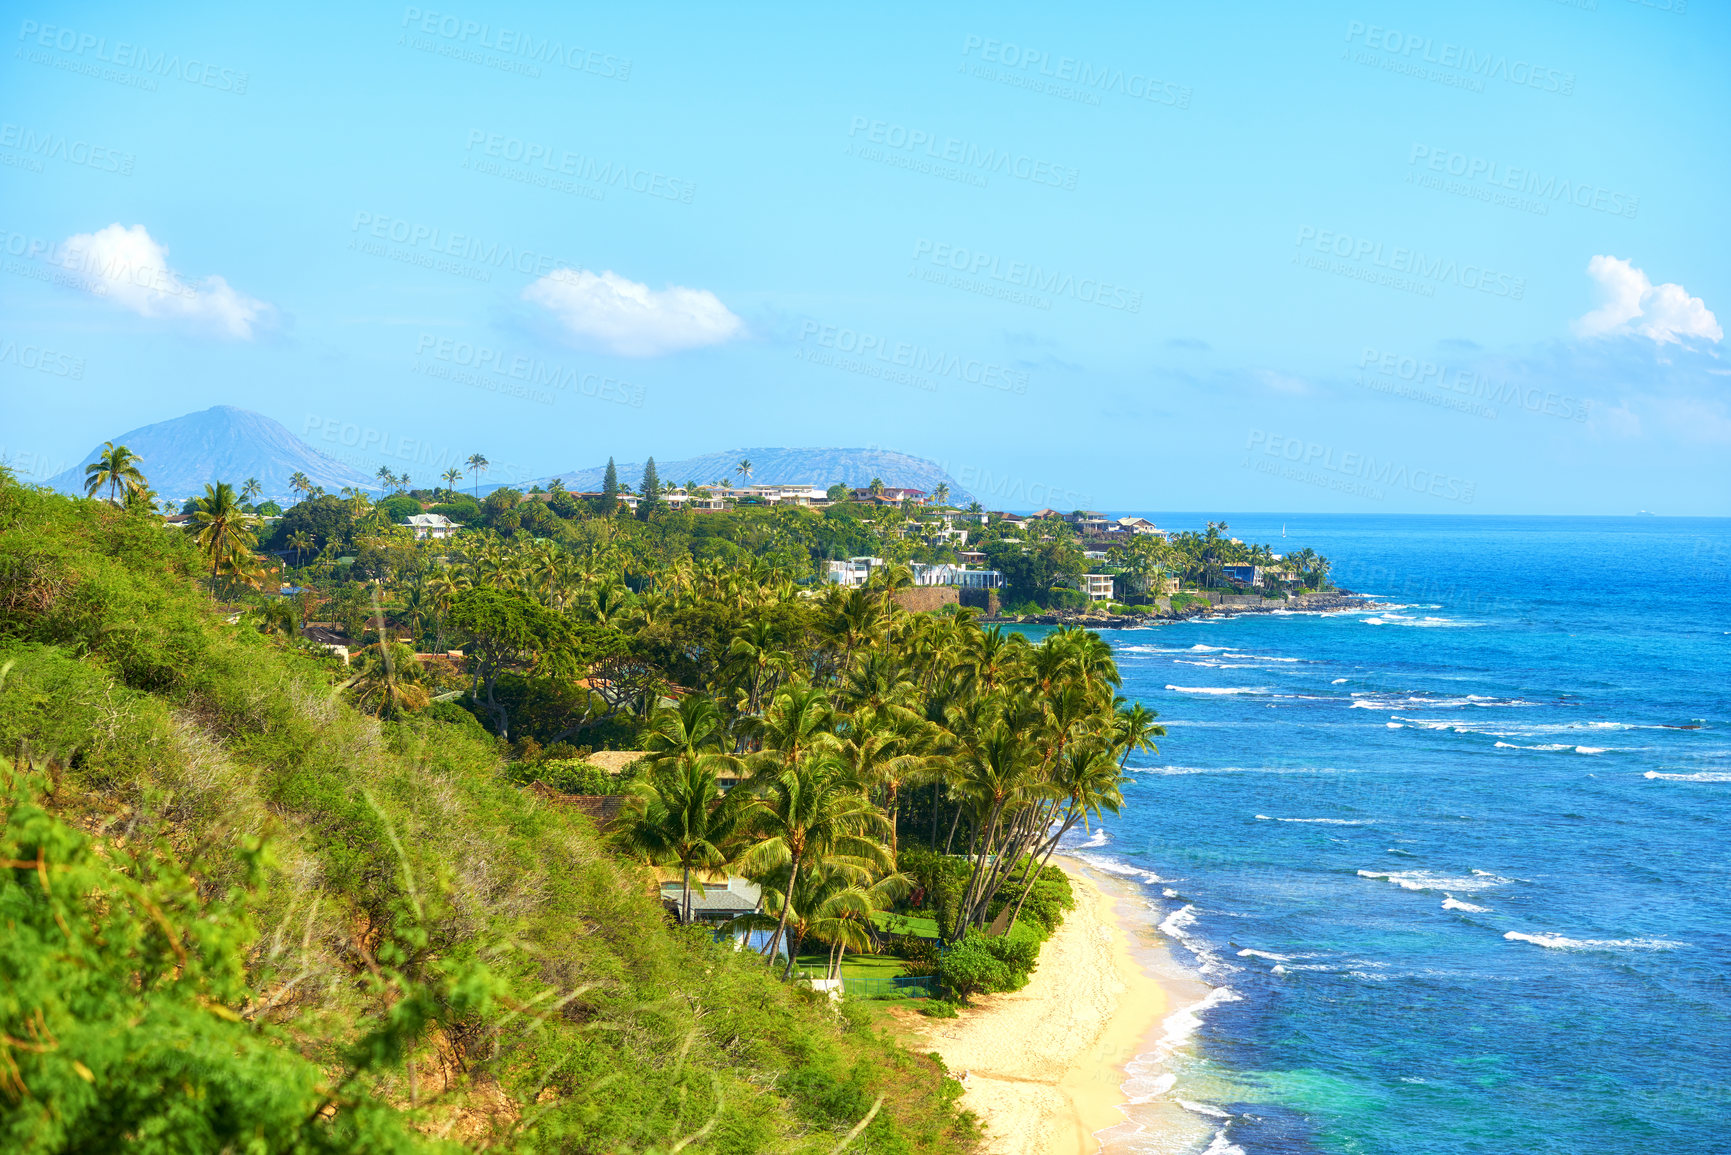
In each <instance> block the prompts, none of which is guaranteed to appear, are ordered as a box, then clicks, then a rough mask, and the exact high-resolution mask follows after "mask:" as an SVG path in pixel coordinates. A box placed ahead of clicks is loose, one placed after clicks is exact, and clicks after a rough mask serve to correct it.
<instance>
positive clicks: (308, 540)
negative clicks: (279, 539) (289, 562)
mask: <svg viewBox="0 0 1731 1155" xmlns="http://www.w3.org/2000/svg"><path fill="white" fill-rule="evenodd" d="M284 544H285V545H287V546H288V547H289V548H290V549H292V550H294V551H295V564H296V565H297V566H298V565H300V564H301V558H302V557H304V556H305V555H306V552H307V550H309V549H311V548H312V547H313V535H312V534H310V533H308V532H307V531H306V530H304V529H297V530H295V531H294V532H293V533H291V534H289V535H288V540H287V541H286V542H285V543H284Z"/></svg>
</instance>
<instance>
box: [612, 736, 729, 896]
mask: <svg viewBox="0 0 1731 1155" xmlns="http://www.w3.org/2000/svg"><path fill="white" fill-rule="evenodd" d="M720 765H721V759H720V758H719V757H718V756H717V755H714V754H703V755H700V756H698V757H696V758H695V759H693V760H691V761H689V762H687V761H683V760H680V759H677V758H675V759H672V760H669V761H666V762H664V763H662V764H661V765H659V766H658V767H657V768H656V770H655V772H654V773H653V774H652V775H650V777H649V778H648V779H646V780H644V781H642V782H638V783H635V784H633V785H632V786H631V788H630V793H629V794H628V795H627V800H626V808H625V812H624V813H623V814H622V815H621V816H620V818H619V820H618V823H617V826H616V827H615V833H614V835H613V839H614V842H615V844H616V845H618V846H620V847H622V848H623V849H625V850H626V852H627V853H629V854H632V855H634V856H638V857H641V858H642V859H643V860H644V861H646V862H649V863H651V864H653V865H656V866H677V867H679V869H680V884H679V885H680V901H679V921H680V922H690V921H691V872H692V871H693V870H715V869H717V868H719V867H723V866H726V865H727V864H728V863H729V862H730V861H731V860H732V858H733V854H734V852H735V849H736V848H737V846H738V844H739V835H740V820H741V817H742V816H743V815H744V813H745V812H746V810H747V809H748V806H749V799H748V798H747V797H746V796H745V795H743V794H740V793H738V792H737V791H735V792H730V793H728V794H725V795H724V794H722V793H721V788H720V785H719V782H718V780H717V776H716V770H717V767H718V766H720Z"/></svg>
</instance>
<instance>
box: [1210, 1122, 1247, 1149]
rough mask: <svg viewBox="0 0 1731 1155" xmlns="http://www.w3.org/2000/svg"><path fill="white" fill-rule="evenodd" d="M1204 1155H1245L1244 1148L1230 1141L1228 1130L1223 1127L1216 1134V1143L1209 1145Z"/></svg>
mask: <svg viewBox="0 0 1731 1155" xmlns="http://www.w3.org/2000/svg"><path fill="white" fill-rule="evenodd" d="M1202 1155H1244V1148H1242V1147H1240V1146H1239V1145H1238V1144H1236V1143H1234V1142H1232V1141H1231V1140H1229V1139H1228V1138H1227V1137H1226V1128H1224V1127H1222V1128H1220V1130H1218V1131H1216V1132H1215V1133H1214V1142H1212V1143H1210V1144H1208V1149H1207V1150H1206V1151H1204V1152H1202Z"/></svg>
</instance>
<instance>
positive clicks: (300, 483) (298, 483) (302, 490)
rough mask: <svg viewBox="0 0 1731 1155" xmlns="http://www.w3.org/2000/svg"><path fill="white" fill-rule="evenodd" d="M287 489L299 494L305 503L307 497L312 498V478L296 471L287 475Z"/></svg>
mask: <svg viewBox="0 0 1731 1155" xmlns="http://www.w3.org/2000/svg"><path fill="white" fill-rule="evenodd" d="M289 488H290V489H292V490H294V491H295V493H297V494H299V495H300V498H301V500H302V501H305V500H306V499H307V498H308V497H311V496H312V492H313V481H312V478H310V477H308V476H307V475H306V474H304V473H302V472H301V471H300V470H298V469H297V470H295V471H294V472H293V473H291V474H289Z"/></svg>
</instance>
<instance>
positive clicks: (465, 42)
mask: <svg viewBox="0 0 1731 1155" xmlns="http://www.w3.org/2000/svg"><path fill="white" fill-rule="evenodd" d="M402 26H403V27H404V28H405V29H408V30H409V31H411V32H419V33H423V34H424V35H427V36H436V37H438V38H439V39H440V40H443V41H445V42H446V45H445V46H441V45H438V44H437V43H436V42H426V43H415V42H410V43H409V45H408V46H409V47H411V48H418V49H423V50H426V51H432V52H434V53H436V54H438V55H455V56H457V57H459V58H464V59H469V58H471V57H470V56H469V55H468V53H469V52H471V51H472V50H475V49H484V50H486V51H488V52H497V53H499V55H500V56H501V57H504V58H506V60H507V61H508V62H510V63H512V64H517V65H519V66H520V67H518V68H514V69H509V71H521V72H527V73H528V74H529V75H532V76H539V75H540V72H539V71H538V70H536V69H535V68H534V66H535V65H537V64H546V65H558V66H559V67H561V68H565V69H568V70H570V71H572V72H587V73H588V74H590V75H591V76H599V77H601V78H602V79H603V80H618V81H621V82H623V81H627V80H630V79H631V61H630V60H628V59H626V58H625V57H622V56H612V55H609V54H608V53H605V52H597V51H594V50H592V49H588V48H584V47H582V46H580V45H576V44H566V43H565V42H564V41H561V40H556V39H554V38H553V37H551V36H542V37H537V36H536V35H535V34H534V33H533V32H522V31H519V30H515V29H511V28H495V27H493V26H492V25H491V24H485V23H482V22H481V21H479V20H465V19H463V18H462V17H461V16H453V15H451V14H450V13H440V12H423V11H422V10H421V9H419V8H413V7H410V8H404V9H403V24H402ZM446 47H448V48H449V49H450V51H443V50H441V49H443V48H446ZM474 56H475V57H479V53H475V54H474ZM474 62H475V63H483V64H485V63H489V62H488V61H487V60H485V59H475V60H474Z"/></svg>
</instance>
